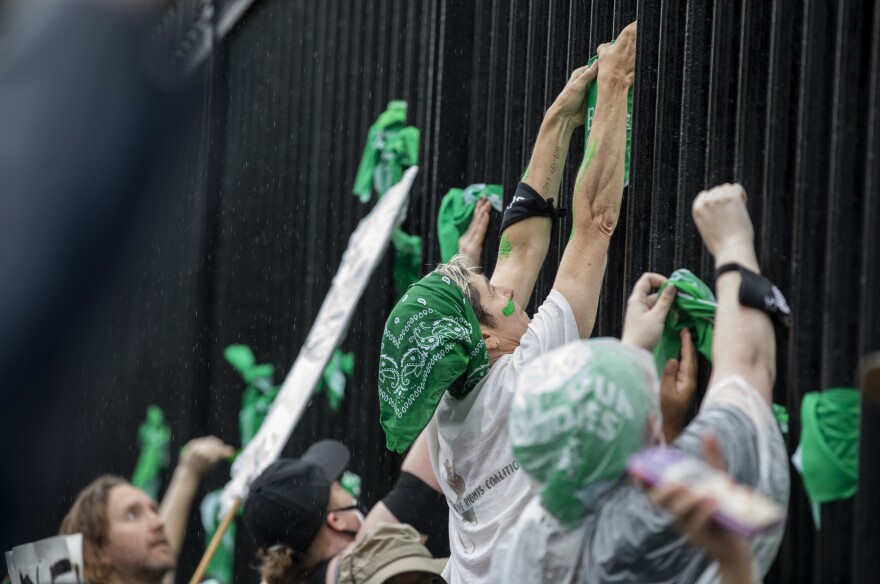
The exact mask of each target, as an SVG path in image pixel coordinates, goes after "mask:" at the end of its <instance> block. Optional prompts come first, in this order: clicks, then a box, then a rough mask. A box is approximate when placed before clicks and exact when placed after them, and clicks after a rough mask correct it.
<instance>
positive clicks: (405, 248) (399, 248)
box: [391, 229, 422, 298]
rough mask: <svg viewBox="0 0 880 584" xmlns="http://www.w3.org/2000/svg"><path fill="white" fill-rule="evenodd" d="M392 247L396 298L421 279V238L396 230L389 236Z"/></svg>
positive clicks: (392, 269)
mask: <svg viewBox="0 0 880 584" xmlns="http://www.w3.org/2000/svg"><path fill="white" fill-rule="evenodd" d="M391 243H392V244H393V245H394V252H395V254H394V265H393V266H392V268H391V271H392V274H393V275H394V289H395V291H396V292H397V298H400V297H401V296H403V295H404V294H405V293H406V289H407V288H409V287H410V286H412V285H413V284H414V283H416V282H418V281H419V278H421V277H422V238H421V237H419V236H418V235H410V234H408V233H406V232H405V231H403V230H402V229H396V230H395V231H394V233H393V234H392V236H391Z"/></svg>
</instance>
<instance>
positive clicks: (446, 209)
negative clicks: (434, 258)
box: [437, 183, 504, 262]
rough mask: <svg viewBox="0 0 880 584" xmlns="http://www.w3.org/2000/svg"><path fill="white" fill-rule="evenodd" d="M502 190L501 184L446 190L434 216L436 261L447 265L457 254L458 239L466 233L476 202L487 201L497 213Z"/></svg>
mask: <svg viewBox="0 0 880 584" xmlns="http://www.w3.org/2000/svg"><path fill="white" fill-rule="evenodd" d="M503 196H504V188H503V187H502V186H501V185H488V184H482V183H481V184H475V185H471V186H469V187H467V188H466V189H449V192H448V193H446V196H444V197H443V201H442V202H441V203H440V211H439V212H438V213H437V241H438V242H439V243H440V259H441V261H443V262H448V261H449V260H451V259H452V256H454V255H455V254H457V253H458V238H460V237H461V236H462V234H463V233H464V232H465V231H466V230H467V228H468V226H469V225H470V224H471V217H473V216H474V209H475V208H476V206H477V201H479V200H480V199H482V198H484V197H485V198H487V199H489V202H490V203H491V204H492V207H493V208H494V209H495V210H496V211H498V212H499V213H500V212H501V211H502V210H503V205H504V203H503Z"/></svg>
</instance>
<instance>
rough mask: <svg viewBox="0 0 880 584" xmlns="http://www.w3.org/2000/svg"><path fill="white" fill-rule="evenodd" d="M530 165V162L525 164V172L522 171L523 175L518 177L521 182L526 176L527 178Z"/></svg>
mask: <svg viewBox="0 0 880 584" xmlns="http://www.w3.org/2000/svg"><path fill="white" fill-rule="evenodd" d="M531 166H532V163H531V162H529V164H528V165H527V166H526V171H525V172H524V173H523V175H522V178H521V179H519V180H520V182H522V181H524V180H526V179H527V178H529V168H530V167H531Z"/></svg>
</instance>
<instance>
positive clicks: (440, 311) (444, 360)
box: [379, 272, 489, 452]
mask: <svg viewBox="0 0 880 584" xmlns="http://www.w3.org/2000/svg"><path fill="white" fill-rule="evenodd" d="M488 372H489V355H488V353H487V352H486V344H485V342H484V341H483V336H482V333H481V331H480V323H479V322H477V316H476V314H475V313H474V309H473V307H472V306H471V304H470V302H468V299H467V297H465V295H464V292H463V291H462V290H461V288H459V287H458V286H457V285H456V284H455V282H453V281H452V280H450V279H449V278H447V277H446V276H443V275H441V274H439V273H437V272H431V273H430V274H428V275H427V276H425V277H424V278H422V279H421V280H419V281H418V282H416V283H415V284H413V285H412V286H411V287H410V288H409V290H407V292H406V294H404V295H403V298H401V299H400V300H399V301H398V302H397V304H396V305H395V306H394V308H393V309H392V310H391V314H390V315H388V320H387V321H386V322H385V330H384V332H383V333H382V347H381V354H380V356H379V412H380V415H379V421H380V422H381V423H382V429H383V430H384V431H385V444H386V446H387V447H388V449H389V450H394V451H396V452H403V451H404V450H406V449H407V448H409V447H410V446H411V445H412V443H413V442H414V441H415V439H416V438H417V437H418V435H419V434H420V433H421V431H422V430H423V429H424V428H425V426H427V425H428V422H429V421H430V419H431V416H433V415H434V410H436V409H437V404H439V403H440V399H441V398H442V397H443V394H444V393H446V392H447V391H449V394H450V395H451V396H452V397H454V398H457V399H462V398H464V397H465V396H467V395H468V394H469V393H470V392H471V391H472V390H473V389H474V388H475V387H476V386H477V383H479V382H480V380H482V379H483V377H485V376H486V374H487V373H488Z"/></svg>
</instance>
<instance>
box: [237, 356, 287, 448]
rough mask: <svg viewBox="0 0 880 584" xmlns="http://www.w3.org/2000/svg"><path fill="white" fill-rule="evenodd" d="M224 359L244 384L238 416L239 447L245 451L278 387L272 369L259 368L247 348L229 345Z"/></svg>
mask: <svg viewBox="0 0 880 584" xmlns="http://www.w3.org/2000/svg"><path fill="white" fill-rule="evenodd" d="M223 356H224V357H225V358H226V361H227V362H229V364H230V365H232V367H233V368H234V369H235V370H236V371H237V372H238V374H239V375H241V377H242V379H244V382H245V383H246V384H247V388H246V389H245V391H244V397H243V398H242V402H241V412H240V413H239V414H238V425H239V431H240V432H241V447H242V448H244V447H245V446H247V444H248V442H250V441H251V439H252V438H253V437H254V436H255V435H256V434H257V430H259V429H260V426H261V425H262V424H263V420H265V419H266V415H267V414H268V413H269V407H270V406H271V405H272V402H274V401H275V397H276V396H277V395H278V392H279V391H280V390H281V388H280V387H279V386H275V385H274V384H273V382H272V379H273V376H274V374H275V367H274V366H273V365H269V364H264V365H258V364H257V360H256V358H255V357H254V353H253V351H251V349H250V347H248V346H247V345H229V346H228V347H226V349H225V350H224V351H223Z"/></svg>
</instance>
